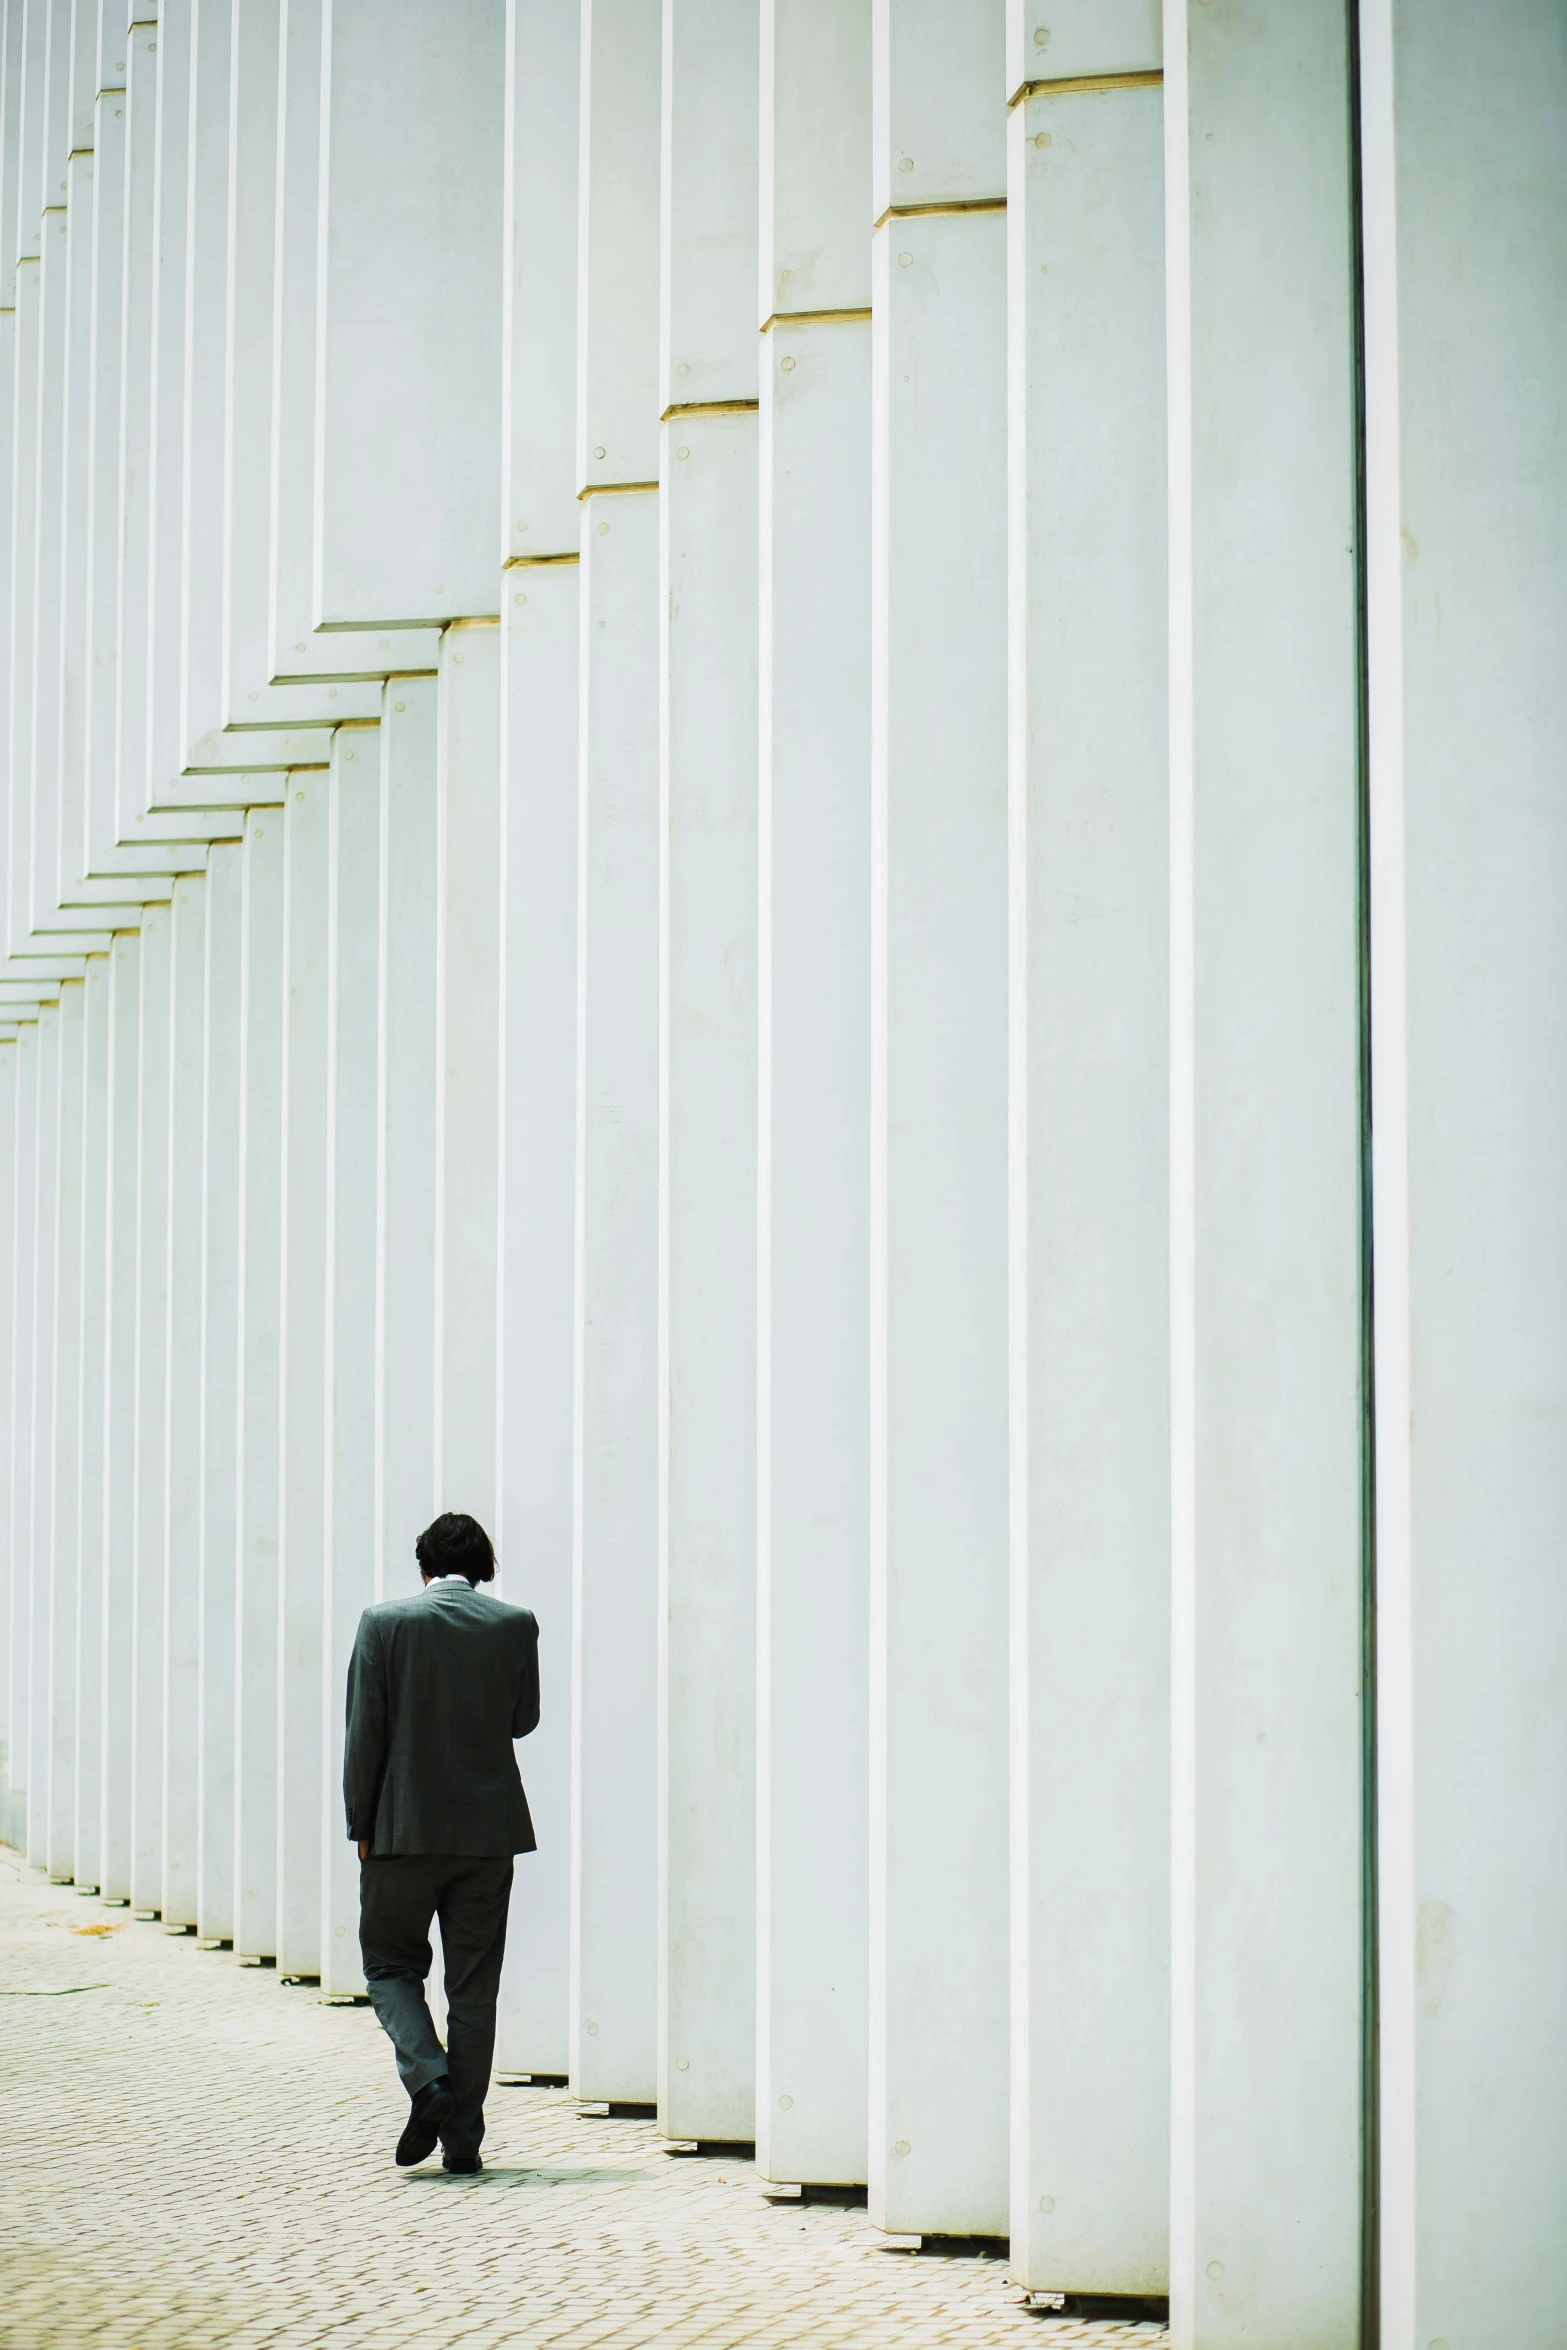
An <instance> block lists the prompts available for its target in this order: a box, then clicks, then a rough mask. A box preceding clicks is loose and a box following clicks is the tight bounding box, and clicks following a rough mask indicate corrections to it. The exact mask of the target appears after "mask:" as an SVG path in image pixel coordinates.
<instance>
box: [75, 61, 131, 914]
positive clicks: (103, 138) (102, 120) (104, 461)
mask: <svg viewBox="0 0 1567 2350" xmlns="http://www.w3.org/2000/svg"><path fill="white" fill-rule="evenodd" d="M115 62H116V63H117V64H118V65H119V71H118V72H117V73H116V74H114V76H113V79H114V80H115V81H116V82H117V83H118V84H119V85H120V86H119V87H118V88H114V89H107V90H106V91H105V93H104V95H103V96H102V97H101V98H100V99H99V101H98V110H97V118H96V121H95V124H94V130H93V140H94V147H93V184H92V195H93V219H92V281H93V282H92V344H91V351H90V354H89V371H90V392H89V414H88V453H87V500H86V547H85V552H84V562H85V572H86V576H85V581H84V590H83V604H84V611H83V621H82V694H83V707H82V713H81V728H82V748H81V759H82V809H81V831H80V835H79V839H78V841H77V843H76V870H77V873H78V874H80V875H85V874H87V873H89V872H91V871H93V870H94V869H95V865H96V861H97V860H98V859H99V858H100V857H102V856H103V855H104V854H105V853H106V852H107V849H108V844H109V843H110V842H111V841H112V839H113V837H114V812H115V747H114V746H115V710H116V701H117V692H116V683H115V679H116V657H117V639H118V634H119V584H120V583H119V558H120V531H119V524H120V458H121V442H120V419H121V404H120V357H121V350H122V331H121V330H122V326H123V272H124V257H125V196H126V170H127V144H126V108H127V102H128V101H127V92H126V89H125V86H124V85H125V77H126V73H127V71H128V65H127V63H126V62H125V61H124V60H123V59H122V58H119V57H117V58H116V60H115ZM70 846H71V844H70V842H69V841H67V843H66V849H67V853H68V852H69V849H70Z"/></svg>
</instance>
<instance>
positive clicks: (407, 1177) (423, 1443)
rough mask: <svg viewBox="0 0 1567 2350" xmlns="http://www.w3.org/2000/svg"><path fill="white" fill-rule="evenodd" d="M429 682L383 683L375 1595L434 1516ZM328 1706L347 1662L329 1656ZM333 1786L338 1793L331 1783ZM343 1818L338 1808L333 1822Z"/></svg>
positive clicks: (396, 1574) (405, 1568)
mask: <svg viewBox="0 0 1567 2350" xmlns="http://www.w3.org/2000/svg"><path fill="white" fill-rule="evenodd" d="M437 701H438V694H437V689H436V684H435V680H434V679H433V678H423V677H393V678H389V679H388V680H387V685H386V693H385V699H384V702H383V704H382V719H381V805H382V820H381V841H380V866H379V875H378V886H379V905H380V920H379V932H380V944H379V974H380V975H379V981H378V985H377V990H376V996H377V1004H378V1007H379V1008H378V1027H377V1040H376V1136H377V1156H376V1335H375V1379H376V1394H375V1414H376V1421H375V1443H376V1469H375V1490H376V1508H377V1518H376V1544H375V1597H376V1598H377V1599H395V1598H398V1597H400V1596H401V1595H402V1594H403V1593H405V1592H409V1591H412V1590H414V1589H415V1588H417V1570H416V1568H415V1565H414V1543H415V1541H416V1539H417V1538H418V1535H419V1533H420V1532H421V1530H422V1529H423V1528H424V1527H425V1526H426V1525H428V1524H429V1522H430V1519H431V1518H432V1517H433V1516H434V1515H435V1409H436V1352H435V1186H436V1176H435V1169H436V1120H435V1099H436V1024H437V998H436V911H435V889H434V875H435V869H436V836H437V819H436V723H437V707H436V705H437ZM334 1669H335V1673H336V1680H335V1683H334V1686H335V1687H336V1689H337V1692H338V1699H339V1703H341V1700H342V1691H343V1681H344V1675H345V1674H346V1672H347V1670H348V1659H347V1657H346V1656H343V1655H339V1656H338V1657H337V1658H336V1659H335V1667H334ZM337 1792H340V1790H337ZM340 1816H341V1815H339V1818H340Z"/></svg>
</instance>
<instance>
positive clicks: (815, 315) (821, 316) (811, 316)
mask: <svg viewBox="0 0 1567 2350" xmlns="http://www.w3.org/2000/svg"><path fill="white" fill-rule="evenodd" d="M870 314H871V313H870V306H869V304H867V305H866V307H865V308H864V309H863V310H775V311H774V312H773V314H772V316H771V318H764V319H763V321H762V326H761V331H762V333H763V334H764V335H765V334H771V332H772V330H773V328H774V327H775V326H831V325H835V324H836V323H837V322H838V320H840V319H844V320H847V319H851V318H869V316H870Z"/></svg>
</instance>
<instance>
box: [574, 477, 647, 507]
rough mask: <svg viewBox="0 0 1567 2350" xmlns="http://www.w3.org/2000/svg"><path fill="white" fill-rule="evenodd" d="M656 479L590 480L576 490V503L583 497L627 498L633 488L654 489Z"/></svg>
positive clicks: (579, 502)
mask: <svg viewBox="0 0 1567 2350" xmlns="http://www.w3.org/2000/svg"><path fill="white" fill-rule="evenodd" d="M657 487H658V484H657V482H656V481H590V482H589V483H588V486H587V488H586V489H585V490H578V492H577V504H578V505H579V506H580V505H581V504H582V501H583V499H584V498H629V497H630V496H631V494H632V492H633V491H634V490H656V489H657Z"/></svg>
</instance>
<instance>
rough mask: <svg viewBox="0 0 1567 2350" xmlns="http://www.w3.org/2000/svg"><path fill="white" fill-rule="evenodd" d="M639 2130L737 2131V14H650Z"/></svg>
mask: <svg viewBox="0 0 1567 2350" xmlns="http://www.w3.org/2000/svg"><path fill="white" fill-rule="evenodd" d="M663 98H664V131H663V156H664V170H663V181H664V196H663V222H662V240H661V242H662V251H661V256H660V261H661V267H660V286H661V316H660V365H659V373H660V387H659V388H660V393H661V403H662V413H663V417H664V431H663V439H662V443H661V448H660V465H659V470H660V476H661V481H662V494H661V498H660V523H661V531H660V543H659V617H660V675H659V697H660V712H661V723H660V738H659V856H660V864H661V875H660V901H661V902H660V1037H659V1061H660V1086H659V1128H660V1134H659V1149H660V1162H661V1164H660V1188H659V1227H660V1229H659V1265H660V1294H659V1414H660V1438H659V1483H660V1496H659V1613H660V1627H661V1635H662V1654H661V1666H660V1680H659V1750H660V1751H659V1781H660V1800H661V1815H660V1865H659V1915H660V1941H659V2089H658V2101H659V2119H660V2126H661V2127H662V2128H663V2130H664V2131H665V2132H666V2134H667V2135H669V2136H670V2137H676V2138H714V2139H749V2138H752V2137H754V2135H755V2106H756V2097H755V2077H756V2005H755V1982H756V1961H755V1951H756V1926H755V1919H756V1770H755V1756H756V1716H755V1707H754V1692H755V1657H756V904H757V899H756V789H757V784H756V757H757V749H756V746H757V731H756V728H757V718H756V710H757V704H756V609H757V607H756V596H757V542H756V494H757V492H756V479H757V477H756V437H757V436H756V382H757V350H758V344H757V334H756V318H755V308H754V304H755V288H756V222H757V160H756V122H757V107H758V97H757V20H756V18H755V16H754V15H752V14H751V13H750V12H749V11H743V10H735V9H728V8H725V7H724V6H723V5H722V4H721V0H720V4H718V5H715V4H714V0H665V8H664V89H663Z"/></svg>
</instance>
